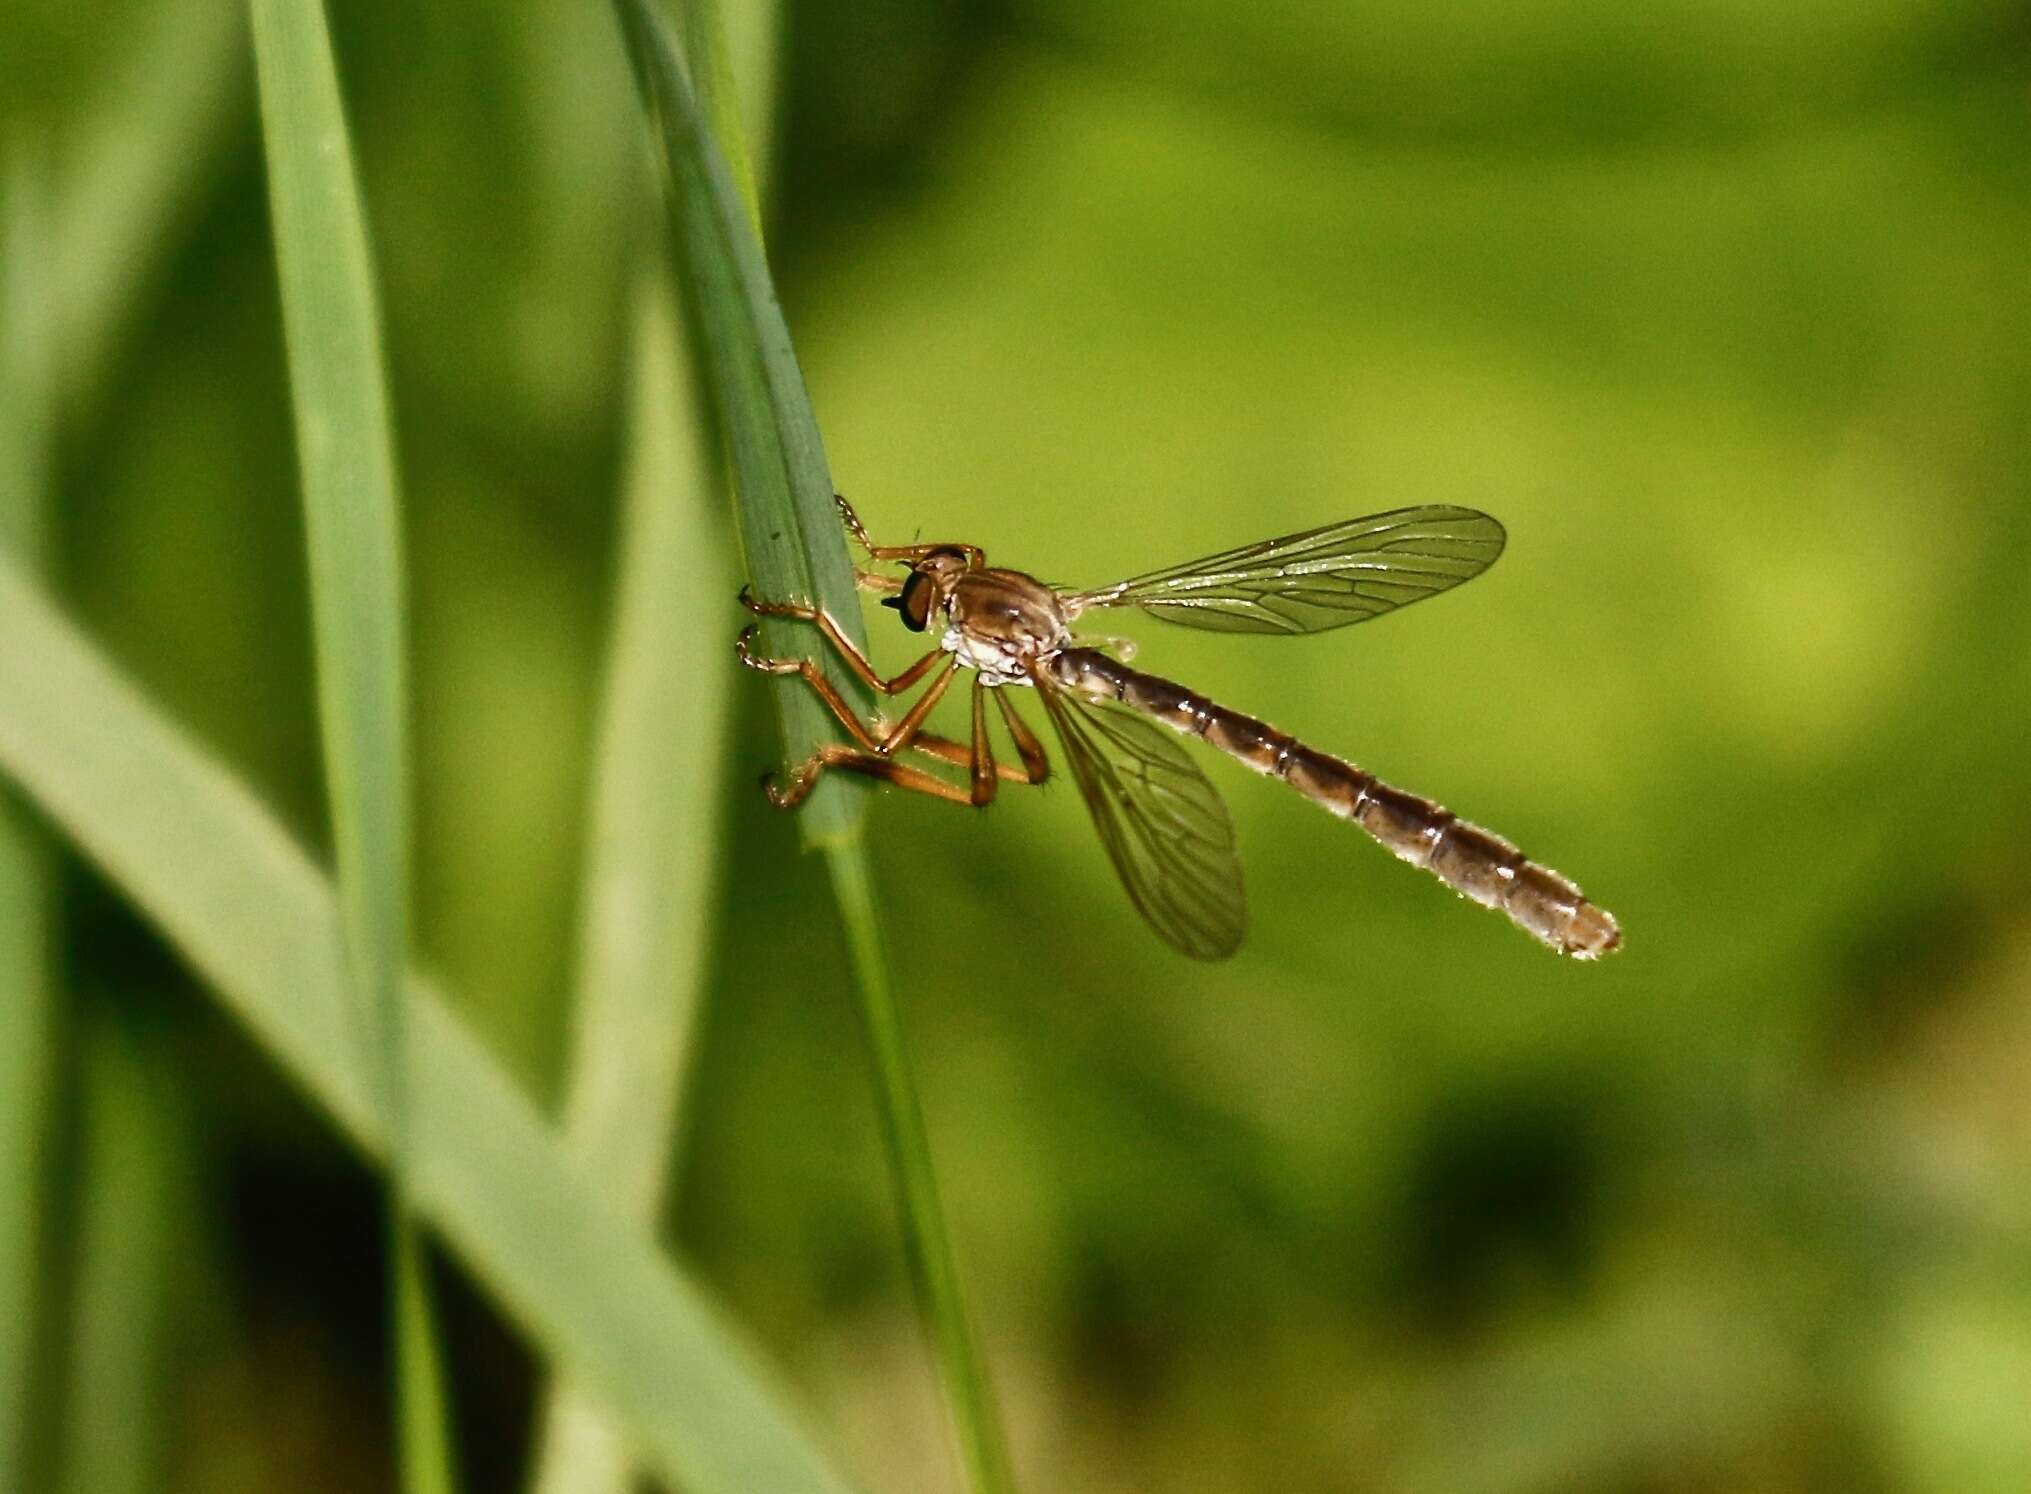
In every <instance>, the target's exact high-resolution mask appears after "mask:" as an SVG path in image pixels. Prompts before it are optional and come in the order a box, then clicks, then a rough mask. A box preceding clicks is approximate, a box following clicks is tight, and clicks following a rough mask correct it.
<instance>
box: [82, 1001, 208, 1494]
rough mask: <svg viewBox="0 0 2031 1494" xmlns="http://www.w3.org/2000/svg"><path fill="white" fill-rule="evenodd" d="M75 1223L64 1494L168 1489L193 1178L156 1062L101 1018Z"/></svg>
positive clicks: (93, 1029)
mask: <svg viewBox="0 0 2031 1494" xmlns="http://www.w3.org/2000/svg"><path fill="white" fill-rule="evenodd" d="M77 1047H78V1051H79V1053H80V1054H81V1056H82V1059H83V1062H82V1064H81V1066H80V1067H81V1072H80V1074H79V1084H78V1090H79V1096H80V1099H81V1102H82V1107H81V1108H82V1111H83V1116H82V1126H81V1128H80V1129H81V1131H82V1135H81V1137H80V1140H79V1145H78V1159H77V1160H78V1168H77V1172H78V1176H79V1177H80V1179H81V1183H80V1185H79V1187H78V1191H77V1210H78V1217H77V1220H76V1228H75V1230H74V1231H73V1234H72V1237H71V1238H70V1239H69V1240H68V1241H67V1242H66V1246H65V1253H66V1255H67V1256H68V1257H69V1262H68V1264H69V1268H70V1271H71V1274H72V1276H73V1279H74V1283H75V1285H74V1287H73V1289H72V1291H71V1293H70V1304H71V1309H70V1333H69V1342H68V1345H67V1347H68V1350H69V1358H68V1363H67V1365H66V1367H65V1373H66V1380H67V1382H68V1389H67V1391H66V1392H65V1395H64V1399H63V1406H64V1414H63V1455H62V1460H61V1464H60V1466H61V1469H62V1473H61V1477H60V1479H59V1480H58V1487H59V1488H60V1489H62V1490H64V1491H65V1494H149V1491H150V1490H155V1489H161V1488H163V1487H164V1486H165V1484H166V1483H167V1481H168V1468H167V1466H166V1464H167V1459H166V1457H165V1454H166V1453H167V1451H168V1448H167V1442H166V1437H165V1434H166V1433H167V1431H168V1429H169V1426H168V1421H169V1418H168V1412H169V1405H168V1402H169V1401H170V1400H171V1399H172V1397H171V1396H170V1394H168V1392H169V1391H170V1387H171V1386H172V1384H173V1383H174V1382H173V1379H172V1378H171V1377H169V1376H167V1375H166V1374H165V1371H166V1370H167V1369H168V1366H169V1363H170V1360H169V1353H168V1350H169V1339H170V1335H171V1334H172V1332H173V1327H174V1321H175V1318H176V1316H177V1307H178V1303H179V1293H178V1292H177V1290H176V1288H177V1285H178V1282H177V1272H176V1262H177V1261H178V1259H179V1257H180V1255H181V1253H182V1247H183V1246H185V1245H186V1244H187V1243H188V1242H187V1240H184V1239H181V1238H179V1237H180V1235H182V1234H183V1233H185V1231H184V1230H182V1229H180V1225H181V1224H183V1222H184V1221H185V1219H186V1217H187V1216H185V1214H184V1212H183V1211H184V1206H185V1204H186V1203H187V1199H188V1195H187V1193H186V1191H185V1189H186V1185H185V1180H186V1179H187V1177H188V1175H189V1173H188V1168H187V1165H186V1162H185V1157H184V1152H183V1135H182V1128H181V1125H180V1117H179V1115H178V1114H177V1111H176V1108H175V1106H174V1104H173V1102H172V1099H171V1096H170V1095H169V1094H168V1093H167V1092H166V1091H165V1089H164V1088H163V1084H164V1076H163V1075H160V1074H158V1073H156V1072H155V1071H154V1070H153V1069H151V1067H150V1058H151V1055H150V1054H149V1053H148V1052H147V1051H146V1049H145V1048H144V1047H143V1046H142V1045H141V1044H140V1043H139V1042H137V1041H136V1039H135V1037H134V1035H133V1034H132V1033H129V1032H127V1031H125V1030H123V1029H122V1028H121V1027H120V1025H119V1024H118V1022H117V1021H116V1020H114V1019H113V1018H111V1017H108V1016H105V1015H103V1014H101V1015H100V1016H98V1017H97V1018H96V1019H95V1020H91V1021H88V1022H86V1023H84V1024H82V1031H81V1032H80V1034H79V1038H78V1043H77Z"/></svg>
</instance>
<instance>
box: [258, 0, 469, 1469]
mask: <svg viewBox="0 0 2031 1494" xmlns="http://www.w3.org/2000/svg"><path fill="white" fill-rule="evenodd" d="M252 13H253V29H254V60H255V71H256V75H257V77H258V79H259V82H260V94H261V123H262V131H261V135H262V142H263V145H264V147H265V150H266V155H267V160H268V200H269V207H270V210H271V214H272V217H273V220H274V226H275V257H276V263H277V266H278V268H279V271H280V279H281V291H282V321H283V328H284V331H285V333H286V338H287V342H288V346H289V375H290V392H291V396H292V402H293V404H294V406H295V411H296V440H297V448H298V462H299V466H300V468H301V472H302V482H303V507H304V520H305V530H306V533H307V535H308V538H309V546H310V566H309V571H310V592H311V613H312V622H313V627H312V635H313V639H314V643H315V653H316V661H317V697H318V718H319V725H320V727H321V728H322V732H323V738H324V766H325V781H326V784H327V787H328V791H329V798H330V801H331V818H332V840H333V843H334V845H335V847H336V852H337V862H338V889H339V904H340V908H341V910H342V921H343V925H344V929H345V949H346V966H345V968H346V971H347V974H348V976H349V977H350V986H351V996H352V1007H353V1010H355V1011H356V1012H357V1013H359V1031H360V1033H361V1041H362V1043H363V1046H364V1051H365V1052H366V1053H367V1055H368V1057H369V1060H370V1068H369V1072H371V1073H372V1074H373V1075H374V1076H375V1086H374V1087H375V1090H376V1105H377V1107H378V1113H379V1114H380V1115H381V1116H383V1117H384V1118H385V1127H384V1129H385V1134H386V1136H387V1138H388V1147H389V1152H390V1163H389V1169H388V1180H389V1191H390V1205H389V1239H388V1249H389V1262H390V1272H389V1275H390V1278H391V1280H392V1282H393V1285H394V1293H393V1296H394V1301H393V1313H394V1342H395V1346H396V1349H395V1355H394V1366H395V1367H394V1374H395V1381H396V1385H395V1392H396V1393H395V1404H396V1406H397V1408H398V1409H397V1421H398V1424H399V1436H398V1443H399V1446H400V1457H401V1466H402V1471H403V1486H404V1487H405V1488H406V1489H408V1490H410V1491H412V1494H449V1491H450V1490H451V1489H452V1488H454V1487H455V1483H456V1480H455V1478H454V1475H453V1471H452V1457H451V1437H450V1432H449V1430H448V1427H447V1417H448V1409H447V1407H446V1404H445V1398H444V1389H443V1379H442V1370H441V1366H440V1365H439V1363H438V1352H437V1346H436V1338H435V1335H434V1333H433V1332H432V1329H431V1314H430V1309H429V1303H428V1297H427V1286H426V1283H427V1276H426V1269H427V1268H426V1263H425V1261H424V1260H423V1256H422V1250H423V1244H422V1241H421V1239H420V1238H419V1236H418V1235H417V1234H416V1232H415V1230H414V1228H413V1226H412V1222H411V1220H410V1217H409V1205H408V1197H407V1188H408V1183H407V1178H408V1161H407V1158H408V1150H409V1147H408V1135H409V1104H408V1076H407V1070H406V1064H407V1058H408V1055H407V1043H406V1038H405V1034H404V1031H403V994H402V978H403V970H404V967H405V966H406V964H407V962H408V906H409V866H408V858H409V787H408V769H407V741H406V732H405V728H404V721H403V713H404V709H405V702H406V691H405V689H404V682H403V654H402V647H403V646H402V620H403V598H402V563H401V546H400V536H399V532H398V520H397V501H398V500H397V497H396V485H395V457H394V443H393V440H392V437H391V434H390V430H389V415H388V397H387V390H386V387H385V381H384V378H383V374H382V357H381V333H380V317H379V311H378V309H377V307H376V305H375V299H374V280H373V266H372V261H371V257H370V254H369V251H368V247H367V227H366V218H365V214H364V211H363V209H362V206H361V203H360V196H359V189H358V185H357V183H356V182H355V180H354V173H353V165H352V152H351V148H350V144H349V141H348V137H347V134H346V124H345V116H344V110H343V108H342V105H341V103H340V99H339V87H338V74H337V71H336V68H335V66H334V63H333V60H332V53H331V38H330V36H329V35H328V34H327V31H326V27H325V18H324V7H323V4H322V0H252Z"/></svg>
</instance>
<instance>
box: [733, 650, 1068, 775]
mask: <svg viewBox="0 0 2031 1494" xmlns="http://www.w3.org/2000/svg"><path fill="white" fill-rule="evenodd" d="M952 675H953V671H952V670H951V669H947V670H946V671H945V672H944V673H943V674H941V675H939V676H938V678H937V679H935V680H934V681H932V683H931V686H930V688H929V689H927V690H926V691H925V692H924V694H923V696H922V697H920V698H919V699H918V701H917V703H916V704H915V705H913V706H912V707H911V708H910V712H909V714H908V715H906V716H905V717H904V718H903V719H902V720H901V721H899V722H898V723H896V729H895V730H894V731H892V732H890V733H889V734H888V736H887V737H886V738H884V739H883V740H882V741H881V742H879V743H871V744H870V745H869V748H868V750H865V751H863V750H860V749H857V748H853V747H847V746H844V745H841V744H839V743H836V742H835V743H828V744H826V745H825V746H823V747H821V748H819V749H818V751H816V752H814V753H813V754H812V755H811V756H810V757H809V758H808V759H806V760H805V761H804V762H802V763H800V764H799V765H798V767H797V769H796V771H795V772H793V773H792V774H791V775H790V779H789V782H788V783H787V784H785V785H783V786H782V787H780V788H778V787H777V786H776V785H774V784H773V783H769V782H768V781H766V780H764V782H763V788H764V789H765V790H766V791H767V793H768V796H769V802H770V803H772V804H774V805H775V806H776V807H777V808H778V809H795V808H796V807H797V806H798V805H799V804H802V803H803V802H804V799H805V797H806V796H807V795H809V794H810V792H811V790H812V789H813V788H814V787H816V785H817V783H818V780H819V778H820V777H822V776H823V775H824V773H825V770H826V769H827V768H844V769H846V770H847V771H848V772H852V773H865V774H867V775H868V776H869V777H871V778H879V779H882V780H884V781H886V782H888V783H893V784H895V785H896V786H897V787H898V788H905V789H909V790H911V791H912V792H914V793H920V794H930V795H932V796H933V797H935V798H940V799H949V800H951V801H952V802H953V803H954V804H967V805H971V806H972V807H973V808H975V809H981V808H984V807H986V806H987V805H989V804H991V803H993V802H994V797H995V791H996V790H997V789H998V788H999V787H1000V785H1001V780H1002V779H1007V780H1009V781H1010V782H1011V783H1024V784H1032V783H1041V782H1042V781H1043V778H1044V774H1045V772H1047V771H1048V765H1047V764H1043V763H1041V762H1040V763H1039V766H1038V767H1037V769H1036V771H1034V772H1033V771H1032V770H1031V768H1030V766H1029V764H1028V763H1027V761H1026V762H1025V764H1024V766H1022V767H1020V768H1017V767H1011V766H1008V765H1006V764H1002V763H997V762H996V761H995V760H994V749H993V747H992V746H991V745H990V744H989V741H988V735H987V702H986V701H985V700H984V699H983V698H982V697H983V696H984V695H986V693H987V687H986V686H985V685H983V684H981V683H980V682H979V681H978V680H976V681H975V682H974V686H973V742H972V744H971V745H970V746H969V745H968V744H966V743H964V742H955V741H952V740H951V739H950V738H947V737H937V736H932V735H931V734H930V733H929V732H925V731H922V730H921V729H920V727H921V725H922V723H923V719H924V717H925V716H927V715H929V714H930V710H931V707H932V706H933V705H935V704H936V703H937V701H938V698H939V697H940V696H942V695H943V694H944V693H945V689H946V686H947V685H949V684H950V683H951V680H952ZM1001 709H1002V712H1003V716H1004V718H1006V717H1007V714H1008V709H1009V708H1008V706H1007V704H1006V703H1005V702H1004V703H1003V704H1002V707H1001ZM1024 735H1026V736H1027V735H1028V733H1027V730H1025V732H1024ZM1029 742H1030V745H1031V746H1032V747H1037V744H1036V739H1035V737H1029ZM905 747H914V748H916V749H917V750H919V751H921V752H924V753H927V754H929V755H930V756H932V757H935V758H937V759H939V760H940V761H941V762H948V763H954V764H958V765H961V766H964V767H966V768H967V769H968V770H969V776H970V779H971V782H970V784H969V786H968V787H966V788H961V787H960V786H959V785H958V784H954V783H947V782H946V781H945V780H944V779H942V778H938V777H934V776H933V775H931V774H929V773H926V772H924V771H922V770H921V769H918V768H913V767H910V766H908V765H907V764H904V763H899V762H897V761H895V759H894V758H893V757H892V756H891V754H892V753H895V752H898V751H900V750H902V749H903V748H905ZM1018 750H1021V743H1020V742H1018ZM1037 751H1038V752H1039V753H1040V754H1041V752H1042V749H1041V748H1040V747H1037Z"/></svg>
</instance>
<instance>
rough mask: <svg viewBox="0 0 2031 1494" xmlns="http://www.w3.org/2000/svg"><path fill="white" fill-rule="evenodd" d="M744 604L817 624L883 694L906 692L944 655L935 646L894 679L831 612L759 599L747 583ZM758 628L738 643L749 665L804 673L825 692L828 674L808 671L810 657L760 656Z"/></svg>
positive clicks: (842, 656) (848, 663) (860, 677)
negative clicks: (878, 667)
mask: <svg viewBox="0 0 2031 1494" xmlns="http://www.w3.org/2000/svg"><path fill="white" fill-rule="evenodd" d="M740 604H741V606H743V607H745V608H747V609H748V611H750V612H752V613H754V614H755V615H756V616H758V617H788V618H794V619H796V620H797V621H798V622H807V623H811V624H813V625H814V626H815V627H816V628H817V629H818V631H819V633H820V634H822V635H823V636H824V639H825V641H826V642H827V643H829V644H831V645H832V651H833V652H834V653H836V654H838V655H839V659H840V662H841V663H843V664H845V665H846V667H847V668H848V669H851V670H852V671H853V673H854V677H855V678H857V679H858V680H859V681H860V682H861V683H862V684H864V685H866V686H867V687H868V689H870V690H873V691H875V692H876V693H877V694H880V695H900V694H902V693H903V691H905V690H907V689H909V688H910V686H912V685H914V684H916V683H917V681H918V680H920V679H922V678H923V677H924V676H925V675H927V674H929V673H930V672H931V666H932V665H933V664H936V663H937V662H938V660H939V659H940V658H942V657H944V650H943V649H936V648H934V649H932V650H931V652H929V653H928V654H926V655H924V657H923V658H921V659H919V660H917V662H916V663H914V664H912V665H911V666H910V667H909V668H908V669H905V670H904V671H903V672H902V673H901V674H899V675H897V676H896V677H895V678H894V679H887V680H885V679H883V678H882V677H881V676H880V675H878V674H876V673H875V672H874V665H873V664H872V663H871V662H869V660H868V657H867V655H866V654H864V653H862V652H861V651H860V650H859V649H857V648H855V647H854V646H853V644H852V643H851V642H850V641H849V640H848V638H847V636H846V635H845V634H844V633H842V632H840V631H839V624H838V623H836V622H834V621H833V620H832V618H831V617H830V616H829V615H828V614H826V613H824V612H821V611H819V610H818V609H817V608H816V607H800V606H798V605H797V604H795V603H794V602H758V601H756V600H755V598H754V594H753V593H752V592H750V591H749V590H748V589H747V588H746V587H745V586H743V587H742V588H741V591H740ZM754 632H755V630H754V629H753V628H749V629H748V630H747V631H746V632H744V633H742V634H741V635H740V638H739V640H738V641H737V642H736V644H735V645H734V646H735V648H736V649H738V650H739V652H740V659H741V663H743V664H745V665H747V667H748V668H750V669H759V670H761V671H762V673H764V674H799V673H803V674H804V677H805V678H806V679H809V680H811V682H812V688H813V689H816V690H818V693H819V694H820V695H823V694H825V689H824V688H821V687H820V686H819V684H818V681H819V680H822V679H824V678H825V676H824V675H823V674H822V673H821V674H817V677H816V678H815V679H814V678H813V677H812V673H808V672H806V671H807V670H809V671H812V672H815V671H817V668H818V666H817V665H815V664H812V663H811V662H810V661H809V660H794V659H764V658H761V657H759V656H757V655H756V654H755V653H754V651H753V649H751V648H750V647H749V642H750V640H751V639H753V637H754ZM833 693H834V694H835V695H836V694H837V692H836V691H835V692H833ZM826 704H827V705H832V702H831V701H830V700H828V701H826ZM832 708H833V709H834V710H835V711H837V710H838V709H839V707H838V706H833V707H832Z"/></svg>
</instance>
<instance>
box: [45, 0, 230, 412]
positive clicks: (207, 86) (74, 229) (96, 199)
mask: <svg viewBox="0 0 2031 1494" xmlns="http://www.w3.org/2000/svg"><path fill="white" fill-rule="evenodd" d="M122 22H123V24H122V25H121V26H120V27H117V28H115V27H110V26H109V27H108V28H107V36H108V39H109V40H112V41H116V42H117V43H118V44H119V45H120V51H121V55H120V58H119V61H118V62H117V64H116V65H115V67H114V69H113V71H112V73H111V75H110V76H109V77H108V78H107V79H106V80H105V82H104V83H103V85H102V86H101V87H100V88H99V89H98V90H97V97H95V98H94V99H93V100H92V102H91V105H90V107H89V109H88V110H85V111H83V112H82V118H83V121H84V126H85V128H84V132H83V136H82V138H81V140H80V141H79V142H78V143H77V145H76V146H75V148H74V149H72V150H71V151H70V152H68V153H67V160H68V162H69V169H67V170H66V172H65V175H64V180H63V182H62V184H61V190H60V192H59V193H58V195H57V198H56V200H55V201H54V202H53V203H52V205H51V220H52V221H51V225H50V231H51V234H52V235H53V242H54V244H55V252H53V253H52V254H51V256H50V268H49V273H48V280H49V285H48V294H49V301H50V316H51V318H52V319H53V321H54V322H55V334H56V352H55V358H54V364H53V367H52V370H51V372H52V376H53V380H54V384H55V387H56V389H57V391H58V392H59V396H60V398H61V399H62V400H63V402H64V405H65V408H66V409H67V410H68V409H72V408H73V407H74V406H73V402H74V401H77V400H81V399H82V398H84V396H85V395H86V393H87V391H89V390H90V389H91V388H92V387H93V386H94V385H95V383H96V382H97V379H98V375H99V371H100V369H101V368H102V367H103V366H104V364H105V361H106V358H107V356H108V354H109V352H110V351H111V349H112V348H113V345H114V343H115V341H116V338H117V335H118V332H119V329H120V327H121V325H122V323H123V322H124V320H125V317H126V313H127V308H128V307H129V306H131V305H132V304H133V302H134V299H135V296H136V294H137V292H138V291H139V289H140V287H141V286H142V284H143V283H144V282H145V281H146V280H147V279H148V277H149V276H150V274H151V273H152V272H153V270H154V268H155V265H156V262H157V261H158V260H159V259H161V258H162V257H163V254H164V252H165V249H166V248H167V246H170V245H173V244H175V243H176V242H177V241H178V233H177V230H178V228H179V227H180V226H181V225H182V224H183V222H184V221H185V220H187V219H188V218H189V217H191V216H192V215H193V210H194V207H195V204H196V203H197V202H198V201H199V200H200V199H201V197H202V195H203V191H204V188H205V187H206V185H207V184H208V182H209V180H210V178H212V177H213V176H214V175H215V174H217V173H218V172H219V171H220V170H221V169H222V168H223V166H224V163H225V162H226V161H227V160H228V159H229V154H228V152H227V150H226V149H225V145H226V142H227V141H228V139H229V138H230V132H231V130H232V129H234V128H235V127H236V126H237V124H238V121H239V118H240V115H239V109H240V107H241V95H240V88H241V86H242V85H241V74H240V68H241V66H242V65H243V59H242V48H243V46H244V38H245V13H244V11H243V9H242V7H241V5H240V4H239V3H237V0H163V3H160V4H153V5H147V6H142V7H138V8H136V9H134V10H133V11H132V12H130V13H128V14H127V15H125V16H123V17H122Z"/></svg>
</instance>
